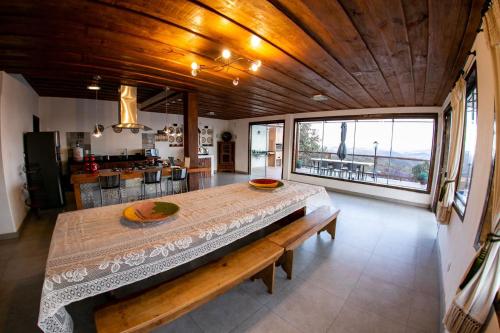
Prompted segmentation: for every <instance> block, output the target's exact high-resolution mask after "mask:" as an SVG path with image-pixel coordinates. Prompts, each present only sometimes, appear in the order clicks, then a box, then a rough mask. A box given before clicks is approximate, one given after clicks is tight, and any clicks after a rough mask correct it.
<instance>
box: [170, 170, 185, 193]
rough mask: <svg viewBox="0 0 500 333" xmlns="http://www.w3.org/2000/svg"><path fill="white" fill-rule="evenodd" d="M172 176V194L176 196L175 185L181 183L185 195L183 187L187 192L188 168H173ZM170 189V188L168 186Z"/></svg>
mask: <svg viewBox="0 0 500 333" xmlns="http://www.w3.org/2000/svg"><path fill="white" fill-rule="evenodd" d="M171 170H172V175H171V177H170V182H171V183H172V194H174V192H175V189H174V185H175V184H177V183H179V184H180V188H181V193H183V192H184V191H183V187H184V186H185V187H186V192H187V191H188V187H187V169H186V168H172V169H171ZM167 188H168V186H167Z"/></svg>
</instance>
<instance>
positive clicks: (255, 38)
mask: <svg viewBox="0 0 500 333" xmlns="http://www.w3.org/2000/svg"><path fill="white" fill-rule="evenodd" d="M260 41H261V39H260V38H259V37H258V36H255V35H252V37H250V44H251V45H252V47H253V48H256V47H259V46H260Z"/></svg>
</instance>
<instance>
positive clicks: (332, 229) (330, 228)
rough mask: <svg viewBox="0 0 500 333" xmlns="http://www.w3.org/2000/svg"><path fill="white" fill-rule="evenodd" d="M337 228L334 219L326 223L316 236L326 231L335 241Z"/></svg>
mask: <svg viewBox="0 0 500 333" xmlns="http://www.w3.org/2000/svg"><path fill="white" fill-rule="evenodd" d="M336 228H337V219H334V220H333V221H332V222H330V223H328V224H327V225H326V226H325V227H324V228H323V229H321V230H319V231H318V235H319V234H320V233H321V232H322V231H327V232H328V233H329V234H330V236H332V239H335V229H336Z"/></svg>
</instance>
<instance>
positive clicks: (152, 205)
mask: <svg viewBox="0 0 500 333" xmlns="http://www.w3.org/2000/svg"><path fill="white" fill-rule="evenodd" d="M178 211H179V206H177V205H176V204H174V203H171V202H161V201H145V202H138V203H136V204H133V205H132V206H129V207H127V208H125V210H124V211H123V217H125V218H126V219H127V220H129V221H132V222H137V223H151V222H160V221H163V220H165V219H166V218H168V217H169V216H171V215H174V214H175V213H177V212H178Z"/></svg>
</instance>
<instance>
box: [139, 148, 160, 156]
mask: <svg viewBox="0 0 500 333" xmlns="http://www.w3.org/2000/svg"><path fill="white" fill-rule="evenodd" d="M142 153H143V155H144V156H145V157H159V156H160V152H159V151H158V149H156V148H147V149H143V150H142Z"/></svg>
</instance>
